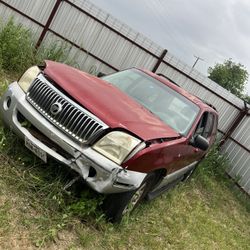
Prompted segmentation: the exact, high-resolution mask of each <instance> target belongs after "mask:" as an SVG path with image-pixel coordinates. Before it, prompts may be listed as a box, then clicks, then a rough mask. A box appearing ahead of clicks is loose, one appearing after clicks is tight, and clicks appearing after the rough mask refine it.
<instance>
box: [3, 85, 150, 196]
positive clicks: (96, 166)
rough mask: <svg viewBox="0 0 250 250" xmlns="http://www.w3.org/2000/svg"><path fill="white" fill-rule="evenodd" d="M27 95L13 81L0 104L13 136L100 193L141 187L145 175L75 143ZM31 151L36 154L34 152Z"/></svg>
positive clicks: (5, 121)
mask: <svg viewBox="0 0 250 250" xmlns="http://www.w3.org/2000/svg"><path fill="white" fill-rule="evenodd" d="M25 96H26V95H25V93H24V92H23V90H22V89H21V88H20V87H19V85H18V84H17V82H14V83H12V84H11V85H10V86H9V88H8V89H7V91H6V92H5V94H4V95H3V96H2V98H1V101H0V112H1V116H2V118H3V120H4V123H5V124H6V125H7V126H9V127H10V128H11V129H12V130H13V131H14V133H16V134H17V135H18V136H20V137H21V138H23V139H25V140H26V141H30V142H31V143H32V145H33V147H34V148H35V149H37V150H41V151H42V152H44V153H45V154H46V155H49V156H51V157H53V158H55V159H56V160H57V161H59V162H61V163H63V164H65V165H67V166H69V167H71V168H72V169H73V170H75V171H77V172H78V173H79V174H80V175H81V176H82V177H83V179H84V180H85V181H86V183H87V184H88V185H89V186H90V187H91V188H93V189H94V190H96V191H97V192H100V193H118V192H126V191H129V190H134V189H136V188H138V187H139V186H140V185H141V183H142V181H143V179H144V178H145V176H146V173H140V172H136V171H130V170H125V169H124V168H122V167H121V166H119V165H118V164H116V163H114V162H113V161H111V160H109V159H107V158H106V157H104V156H103V155H101V154H99V153H98V152H96V151H95V150H93V149H92V148H91V147H89V146H86V145H80V144H79V143H77V142H75V141H73V140H72V139H71V138H69V137H68V136H67V135H65V134H64V133H63V132H62V131H60V130H58V129H57V128H56V127H55V126H54V125H52V124H51V123H50V122H49V121H48V120H47V119H46V118H44V117H43V116H42V115H41V114H40V113H39V112H38V111H36V110H35V109H34V108H33V107H32V106H31V105H30V104H29V102H27V100H26V97H25ZM20 117H22V119H25V120H27V121H28V122H29V123H31V124H32V126H33V127H34V128H36V130H37V131H39V133H40V134H41V135H42V136H43V137H45V138H48V140H50V141H52V142H53V143H54V144H56V145H58V147H60V149H61V151H63V152H65V153H66V154H65V153H64V154H62V153H61V152H60V150H56V149H55V148H54V147H51V144H47V143H46V142H44V140H40V136H36V135H34V134H33V133H31V131H30V129H29V128H26V127H24V126H23V125H22V124H23V121H21V120H20ZM45 141H46V140H45ZM32 151H33V152H34V150H32ZM65 155H67V156H65Z"/></svg>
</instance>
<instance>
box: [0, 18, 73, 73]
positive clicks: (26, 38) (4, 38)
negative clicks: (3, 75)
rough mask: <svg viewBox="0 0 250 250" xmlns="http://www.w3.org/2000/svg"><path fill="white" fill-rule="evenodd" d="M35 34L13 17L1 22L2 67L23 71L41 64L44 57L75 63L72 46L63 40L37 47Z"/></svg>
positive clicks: (3, 68) (13, 70) (0, 46)
mask: <svg viewBox="0 0 250 250" xmlns="http://www.w3.org/2000/svg"><path fill="white" fill-rule="evenodd" d="M35 44H36V39H35V38H34V34H33V33H32V32H31V31H30V30H29V29H27V28H25V27H23V26H22V25H21V24H15V22H14V19H13V18H11V19H10V20H9V21H8V22H7V23H3V22H1V23H0V69H1V70H4V71H7V72H15V73H22V72H23V71H24V70H26V69H27V68H28V67H30V66H32V65H35V64H41V63H42V62H43V61H44V59H49V60H54V61H59V62H65V63H67V64H74V62H73V60H69V52H70V49H71V47H70V46H68V45H66V43H63V42H55V43H53V44H52V45H47V46H46V45H42V46H40V48H39V49H38V50H36V49H35Z"/></svg>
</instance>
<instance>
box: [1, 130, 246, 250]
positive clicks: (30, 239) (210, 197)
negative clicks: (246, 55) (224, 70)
mask: <svg viewBox="0 0 250 250" xmlns="http://www.w3.org/2000/svg"><path fill="white" fill-rule="evenodd" d="M1 136H2V138H5V139H3V140H2V141H1V154H0V157H1V165H0V171H1V176H0V190H1V191H0V235H1V236H0V249H12V248H14V247H16V248H18V247H19V248H20V249H28V248H34V247H37V248H40V249H55V248H56V249H128V248H131V249H249V243H250V239H249V234H250V218H249V212H250V203H249V197H247V196H246V195H245V194H244V193H242V192H240V191H239V190H238V189H237V188H236V186H235V185H234V184H233V183H232V182H231V181H230V180H229V179H228V178H227V177H226V176H224V175H223V174H222V171H219V170H218V169H217V170H214V168H212V166H214V167H215V166H217V167H218V164H220V165H221V164H222V165H223V164H224V158H223V157H220V156H218V155H216V154H217V151H216V150H214V152H212V154H211V155H210V156H209V157H208V158H207V159H206V160H205V161H204V162H203V164H202V165H201V166H200V168H199V169H198V171H197V172H196V173H195V174H194V176H193V178H192V179H191V180H190V181H189V182H186V183H183V184H180V185H178V186H177V187H176V188H175V189H173V190H172V191H170V192H169V193H166V194H164V195H162V196H161V197H159V198H157V199H156V200H154V201H153V202H151V203H147V204H143V205H142V206H141V207H139V209H138V210H137V211H135V213H134V214H132V215H131V216H130V217H126V218H125V219H124V220H123V222H122V223H121V224H120V225H112V224H110V223H107V222H106V221H105V220H104V219H103V217H102V214H101V211H100V209H99V207H98V204H100V202H101V200H102V196H101V195H97V194H95V193H94V192H92V191H91V190H89V189H88V188H87V187H85V186H84V185H83V184H82V183H78V185H76V186H74V187H72V188H71V189H70V190H67V191H64V190H63V187H64V185H65V184H66V183H67V182H68V181H69V180H70V179H71V177H72V173H70V172H69V171H68V170H67V168H64V167H62V166H59V165H58V164H57V163H55V162H51V163H50V164H44V163H42V162H41V161H40V160H39V159H37V158H36V157H34V156H33V155H32V154H30V152H29V151H28V150H26V149H25V148H24V147H23V143H22V142H21V141H19V140H18V139H16V137H15V136H13V135H12V134H9V133H8V132H3V130H2V132H1ZM211 162H212V164H211ZM209 169H210V170H209ZM208 172H209V173H208Z"/></svg>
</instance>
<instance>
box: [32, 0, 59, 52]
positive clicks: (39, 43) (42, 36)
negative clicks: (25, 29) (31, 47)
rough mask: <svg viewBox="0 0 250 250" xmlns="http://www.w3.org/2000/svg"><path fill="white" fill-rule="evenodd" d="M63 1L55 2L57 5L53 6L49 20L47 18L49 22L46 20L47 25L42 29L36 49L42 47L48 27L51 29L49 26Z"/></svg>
mask: <svg viewBox="0 0 250 250" xmlns="http://www.w3.org/2000/svg"><path fill="white" fill-rule="evenodd" d="M62 1H63V0H56V3H55V5H54V7H53V9H52V11H51V13H50V15H49V18H48V20H47V22H46V24H45V26H44V28H43V31H42V33H41V35H40V37H39V39H38V41H37V43H36V49H38V48H39V47H40V45H41V43H42V41H43V39H44V37H45V35H46V33H47V31H48V29H49V26H50V24H51V22H52V20H53V18H54V17H55V14H56V12H57V10H58V8H59V6H60V4H61V2H62Z"/></svg>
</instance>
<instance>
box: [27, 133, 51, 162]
mask: <svg viewBox="0 0 250 250" xmlns="http://www.w3.org/2000/svg"><path fill="white" fill-rule="evenodd" d="M25 146H26V147H27V148H28V149H29V150H30V151H32V152H33V153H34V154H35V155H36V156H38V157H39V158H40V159H42V160H43V161H44V162H47V153H46V152H45V151H44V150H42V149H41V148H39V147H38V146H37V145H36V144H34V143H33V142H32V141H31V140H30V139H28V138H27V137H25Z"/></svg>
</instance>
